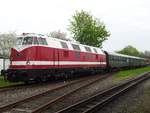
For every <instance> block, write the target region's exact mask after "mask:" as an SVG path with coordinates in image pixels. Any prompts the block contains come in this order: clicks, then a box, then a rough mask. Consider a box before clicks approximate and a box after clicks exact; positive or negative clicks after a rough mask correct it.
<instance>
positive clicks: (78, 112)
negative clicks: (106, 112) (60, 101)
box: [56, 72, 150, 113]
mask: <svg viewBox="0 0 150 113" xmlns="http://www.w3.org/2000/svg"><path fill="white" fill-rule="evenodd" d="M149 73H150V72H147V73H143V74H141V76H139V77H137V78H134V79H131V80H129V81H127V82H125V83H122V84H119V85H117V86H114V87H111V88H110V89H106V90H104V91H102V92H100V93H98V94H96V95H94V96H92V97H90V98H87V99H85V100H82V101H80V102H78V103H76V104H73V105H71V106H68V107H66V108H64V109H62V110H60V111H57V112H56V113H72V112H73V113H94V112H95V111H97V110H99V109H101V108H102V107H103V106H104V105H106V104H107V103H109V102H111V101H112V100H113V99H115V98H117V97H118V96H120V95H121V94H123V93H125V92H126V91H128V90H129V89H131V88H133V87H134V86H136V85H137V84H139V83H140V82H142V81H144V80H146V79H148V78H149V77H150V76H149ZM146 75H147V76H146Z"/></svg>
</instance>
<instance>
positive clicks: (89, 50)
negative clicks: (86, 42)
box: [84, 46, 92, 52]
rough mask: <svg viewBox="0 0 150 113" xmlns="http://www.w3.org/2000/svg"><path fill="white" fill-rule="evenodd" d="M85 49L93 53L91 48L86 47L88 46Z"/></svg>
mask: <svg viewBox="0 0 150 113" xmlns="http://www.w3.org/2000/svg"><path fill="white" fill-rule="evenodd" d="M84 48H85V50H86V51H87V52H92V51H91V49H90V48H89V47H86V46H85V47H84Z"/></svg>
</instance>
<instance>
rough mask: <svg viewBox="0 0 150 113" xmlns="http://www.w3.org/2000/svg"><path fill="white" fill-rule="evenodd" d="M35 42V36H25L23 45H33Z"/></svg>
mask: <svg viewBox="0 0 150 113" xmlns="http://www.w3.org/2000/svg"><path fill="white" fill-rule="evenodd" d="M32 42H33V37H25V38H24V40H23V45H31V44H32Z"/></svg>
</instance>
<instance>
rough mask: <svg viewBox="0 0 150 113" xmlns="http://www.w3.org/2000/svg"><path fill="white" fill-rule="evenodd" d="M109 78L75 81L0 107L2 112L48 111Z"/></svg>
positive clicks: (90, 78)
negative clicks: (56, 104)
mask: <svg viewBox="0 0 150 113" xmlns="http://www.w3.org/2000/svg"><path fill="white" fill-rule="evenodd" d="M107 77H108V76H95V77H88V78H86V79H82V80H77V81H73V82H70V83H68V84H65V85H62V86H60V87H57V88H54V89H51V90H48V91H46V92H44V93H40V94H38V95H34V96H31V97H28V98H25V99H22V100H18V101H16V102H13V103H10V104H7V105H3V106H0V112H2V113H22V112H23V113H39V112H42V111H44V110H46V109H47V108H48V107H49V105H51V104H53V103H55V102H58V101H59V100H61V99H63V98H64V97H66V96H68V95H70V94H72V93H75V92H76V91H78V90H81V89H82V88H85V87H87V86H89V85H91V84H93V83H95V82H96V81H99V80H102V79H104V78H107Z"/></svg>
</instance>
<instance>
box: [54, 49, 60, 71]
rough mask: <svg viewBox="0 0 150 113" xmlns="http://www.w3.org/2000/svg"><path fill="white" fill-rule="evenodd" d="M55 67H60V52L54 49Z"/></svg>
mask: <svg viewBox="0 0 150 113" xmlns="http://www.w3.org/2000/svg"><path fill="white" fill-rule="evenodd" d="M54 66H55V67H56V68H57V67H59V50H58V49H54Z"/></svg>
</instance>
